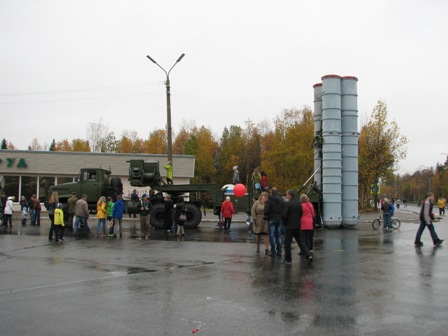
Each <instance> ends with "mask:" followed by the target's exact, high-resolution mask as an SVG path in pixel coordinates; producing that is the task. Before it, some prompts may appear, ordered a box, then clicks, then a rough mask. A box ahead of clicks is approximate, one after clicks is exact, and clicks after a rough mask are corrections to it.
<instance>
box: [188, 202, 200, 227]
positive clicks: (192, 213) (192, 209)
mask: <svg viewBox="0 0 448 336" xmlns="http://www.w3.org/2000/svg"><path fill="white" fill-rule="evenodd" d="M185 207H186V208H187V221H186V222H185V224H184V225H185V229H196V228H197V227H198V225H199V223H200V222H201V220H202V213H201V210H199V208H198V207H197V206H196V205H195V204H191V203H185Z"/></svg>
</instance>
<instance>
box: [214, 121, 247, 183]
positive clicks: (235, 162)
mask: <svg viewBox="0 0 448 336" xmlns="http://www.w3.org/2000/svg"><path fill="white" fill-rule="evenodd" d="M243 147H244V139H243V130H242V128H241V127H239V126H234V125H232V126H230V128H227V127H224V131H223V133H222V136H221V140H220V143H219V149H218V153H217V158H216V161H217V174H218V176H217V182H218V184H221V185H224V184H227V183H231V182H232V177H233V170H232V168H233V167H234V166H240V164H241V162H242V161H241V156H242V155H243V153H242V151H241V148H243ZM241 182H243V181H241Z"/></svg>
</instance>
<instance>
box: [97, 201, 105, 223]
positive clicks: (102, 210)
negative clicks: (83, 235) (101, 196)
mask: <svg viewBox="0 0 448 336" xmlns="http://www.w3.org/2000/svg"><path fill="white" fill-rule="evenodd" d="M96 217H97V218H98V219H103V218H106V217H107V210H106V203H101V204H100V205H97V206H96Z"/></svg>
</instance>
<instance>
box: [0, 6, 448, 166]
mask: <svg viewBox="0 0 448 336" xmlns="http://www.w3.org/2000/svg"><path fill="white" fill-rule="evenodd" d="M447 17H448V1H445V0H426V1H414V0H403V1H402V0H375V1H369V0H364V1H360V0H352V1H348V0H339V1H334V0H312V1H310V0H307V1H302V0H291V1H289V0H287V1H282V0H279V1H272V0H271V1H266V0H246V1H245V0H226V1H216V0H215V1H212V0H195V1H191V0H178V1H171V0H163V1H154V0H145V1H143V0H104V1H99V0H77V1H73V0H70V1H68V0H46V1H44V0H0V112H1V114H0V116H1V123H0V125H1V126H0V130H1V131H0V138H6V139H7V140H9V141H10V142H12V143H13V144H14V145H15V146H16V147H18V148H19V149H26V148H27V147H28V145H29V144H30V143H31V141H32V139H33V138H37V139H38V140H39V142H40V143H41V144H42V145H43V144H48V145H49V144H50V143H51V141H52V139H56V141H59V140H62V139H69V140H71V139H74V138H86V131H87V127H88V125H89V123H90V122H98V121H99V120H100V118H102V120H103V121H104V122H105V123H106V125H107V126H108V128H109V130H110V131H113V132H114V133H115V134H116V136H117V137H120V136H121V134H122V132H123V131H124V130H135V131H137V133H138V135H139V136H140V137H141V138H144V139H145V138H147V137H148V135H149V133H150V132H151V131H153V130H155V129H159V128H164V127H165V126H166V96H165V85H164V81H165V79H166V76H165V74H164V73H163V71H162V70H161V69H160V68H158V67H157V66H156V65H155V64H153V63H152V62H150V61H149V60H148V59H147V58H146V55H148V54H149V55H150V56H151V57H152V58H154V59H155V60H156V61H157V62H158V63H159V64H160V65H161V66H162V67H164V68H165V69H167V70H168V69H169V68H170V67H171V66H172V65H173V64H174V62H175V61H176V60H177V58H178V57H179V56H180V55H181V54H182V53H185V54H186V56H185V57H184V58H183V59H182V61H181V62H180V63H178V64H177V65H176V67H175V68H174V69H173V70H172V72H171V74H170V80H171V93H172V97H171V103H172V125H173V131H174V132H176V131H178V130H179V128H180V127H181V126H182V125H184V124H187V125H192V124H195V125H197V126H202V125H205V126H207V127H210V128H211V129H212V130H213V132H214V133H215V134H216V136H217V137H219V136H220V135H221V134H222V131H223V129H224V127H225V126H230V125H239V126H242V127H244V122H245V121H247V120H252V121H254V122H260V121H264V120H267V121H269V122H271V121H272V120H273V119H274V118H275V116H277V115H279V114H280V113H281V111H282V110H283V109H286V108H294V107H296V108H302V107H303V106H304V105H307V106H310V107H311V108H312V107H313V88H312V86H313V84H315V83H318V82H321V77H322V76H324V75H326V74H338V75H341V76H356V77H357V78H358V79H359V82H358V110H359V120H360V124H362V123H365V122H366V120H367V117H368V116H369V115H370V113H371V112H372V110H373V108H374V107H375V105H376V103H377V101H378V100H380V99H381V100H383V101H385V102H386V104H387V106H388V110H389V117H390V120H395V121H396V122H397V123H398V124H399V126H400V131H401V134H403V135H405V136H407V137H408V139H409V144H408V158H407V159H406V160H404V161H401V162H400V163H399V168H400V170H399V171H400V172H401V173H405V172H414V171H415V170H417V169H421V166H435V164H436V163H437V162H444V161H445V158H446V155H445V154H442V153H448V148H447V145H446V128H447V127H448V114H447V112H448V106H447V91H448V84H447V83H448V81H447V79H448V65H447V63H448V43H447V41H448V19H447Z"/></svg>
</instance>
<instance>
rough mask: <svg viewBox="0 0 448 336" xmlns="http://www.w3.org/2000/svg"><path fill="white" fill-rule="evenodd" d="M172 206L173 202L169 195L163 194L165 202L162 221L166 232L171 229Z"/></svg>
mask: <svg viewBox="0 0 448 336" xmlns="http://www.w3.org/2000/svg"><path fill="white" fill-rule="evenodd" d="M173 206H174V203H173V201H172V200H171V197H170V195H168V194H167V195H166V196H165V204H164V210H165V212H164V217H163V222H164V224H165V230H166V232H170V231H171V227H172V226H173V214H172V211H173Z"/></svg>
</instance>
